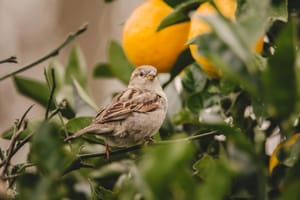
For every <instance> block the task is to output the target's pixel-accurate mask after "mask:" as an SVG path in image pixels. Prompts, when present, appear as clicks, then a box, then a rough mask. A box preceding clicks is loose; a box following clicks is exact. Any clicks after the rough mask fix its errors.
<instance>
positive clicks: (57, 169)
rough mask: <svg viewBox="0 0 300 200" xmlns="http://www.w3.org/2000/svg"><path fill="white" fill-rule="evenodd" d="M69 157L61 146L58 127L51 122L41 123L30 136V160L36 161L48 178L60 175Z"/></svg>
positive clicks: (69, 161)
mask: <svg viewBox="0 0 300 200" xmlns="http://www.w3.org/2000/svg"><path fill="white" fill-rule="evenodd" d="M71 159H72V158H71V156H70V155H68V153H67V152H66V150H65V148H64V147H63V140H62V138H61V135H60V131H59V128H58V127H57V126H55V125H54V124H52V123H43V124H42V125H41V126H40V127H39V128H38V130H37V134H34V136H33V138H32V144H31V149H30V161H31V162H33V163H36V164H37V166H38V169H39V170H40V171H41V172H44V173H45V175H46V176H47V177H48V178H49V179H56V178H59V177H61V175H62V173H63V172H64V170H65V168H66V167H67V166H69V164H70V163H71Z"/></svg>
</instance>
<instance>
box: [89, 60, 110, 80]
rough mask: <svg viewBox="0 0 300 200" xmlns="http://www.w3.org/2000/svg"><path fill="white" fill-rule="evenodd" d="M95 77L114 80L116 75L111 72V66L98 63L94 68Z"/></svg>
mask: <svg viewBox="0 0 300 200" xmlns="http://www.w3.org/2000/svg"><path fill="white" fill-rule="evenodd" d="M93 76H94V77H95V78H100V77H103V78H113V77H114V75H113V73H112V72H111V66H110V65H109V64H108V63H98V64H97V65H96V66H95V67H94V71H93Z"/></svg>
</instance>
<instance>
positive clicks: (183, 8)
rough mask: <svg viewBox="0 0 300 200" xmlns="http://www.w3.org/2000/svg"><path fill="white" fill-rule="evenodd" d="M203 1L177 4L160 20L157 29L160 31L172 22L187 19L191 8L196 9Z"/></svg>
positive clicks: (180, 21) (197, 0)
mask: <svg viewBox="0 0 300 200" xmlns="http://www.w3.org/2000/svg"><path fill="white" fill-rule="evenodd" d="M203 2H205V0H193V1H187V2H184V3H181V4H179V5H178V6H176V8H175V9H174V10H173V11H172V12H171V13H170V14H169V15H167V16H166V17H165V18H164V19H163V20H162V21H161V22H160V24H159V26H158V28H157V31H160V30H162V29H164V28H166V27H168V26H171V25H174V24H178V23H182V22H186V21H189V20H190V17H189V13H190V12H191V11H193V10H196V9H197V8H198V7H199V5H200V4H201V3H203Z"/></svg>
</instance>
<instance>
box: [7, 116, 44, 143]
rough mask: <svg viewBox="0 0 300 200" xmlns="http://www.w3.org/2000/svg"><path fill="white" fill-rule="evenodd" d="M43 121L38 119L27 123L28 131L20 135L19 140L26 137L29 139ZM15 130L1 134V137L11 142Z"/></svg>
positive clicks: (12, 128)
mask: <svg viewBox="0 0 300 200" xmlns="http://www.w3.org/2000/svg"><path fill="white" fill-rule="evenodd" d="M41 123H42V120H41V119H36V120H29V121H28V122H27V127H26V129H25V130H24V131H23V132H22V133H21V134H20V136H19V137H18V138H17V140H23V139H24V138H25V137H27V136H28V135H29V134H31V133H33V132H34V131H36V129H37V128H38V127H39V126H40V125H41ZM14 131H15V128H14V127H11V128H9V129H7V130H6V131H4V132H3V133H2V134H1V137H2V138H3V139H6V140H11V138H12V136H13V134H14Z"/></svg>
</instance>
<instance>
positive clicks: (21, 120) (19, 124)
mask: <svg viewBox="0 0 300 200" xmlns="http://www.w3.org/2000/svg"><path fill="white" fill-rule="evenodd" d="M33 106H34V104H32V105H31V106H29V107H28V108H27V110H26V111H25V112H24V114H23V115H22V117H21V119H20V121H19V122H18V124H17V129H19V128H21V126H22V123H23V121H24V119H25V117H26V116H27V114H28V113H29V111H30V110H31V109H32V108H33Z"/></svg>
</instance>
